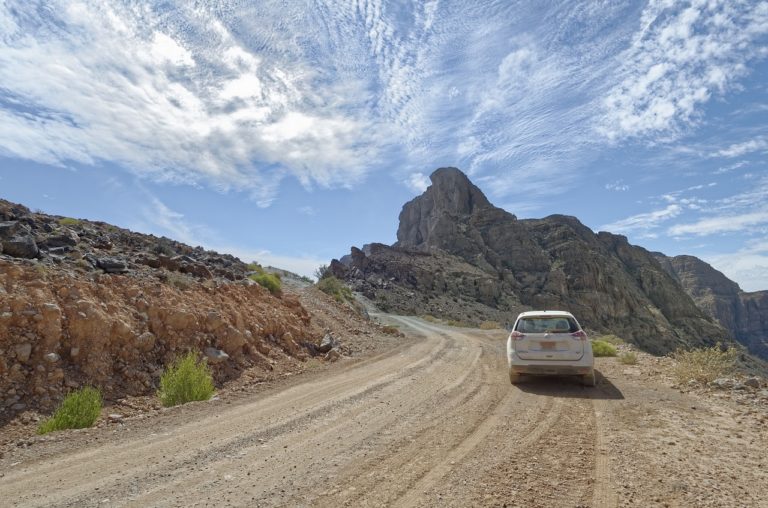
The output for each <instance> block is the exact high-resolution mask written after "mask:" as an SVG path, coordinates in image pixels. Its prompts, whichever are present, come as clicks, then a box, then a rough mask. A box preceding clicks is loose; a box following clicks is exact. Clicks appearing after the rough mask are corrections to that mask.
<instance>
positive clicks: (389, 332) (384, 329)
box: [381, 325, 400, 335]
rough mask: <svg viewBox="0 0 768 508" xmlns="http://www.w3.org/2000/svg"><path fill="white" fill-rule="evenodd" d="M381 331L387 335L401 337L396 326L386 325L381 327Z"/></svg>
mask: <svg viewBox="0 0 768 508" xmlns="http://www.w3.org/2000/svg"><path fill="white" fill-rule="evenodd" d="M381 331H382V332H384V333H386V334H387V335H399V334H400V330H399V329H398V328H397V327H396V326H394V325H384V326H382V327H381Z"/></svg>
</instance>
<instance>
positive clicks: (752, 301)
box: [654, 252, 768, 359]
mask: <svg viewBox="0 0 768 508" xmlns="http://www.w3.org/2000/svg"><path fill="white" fill-rule="evenodd" d="M654 255H655V257H656V259H658V261H659V263H661V266H663V267H664V269H665V270H667V272H668V273H669V274H670V275H672V276H673V277H675V278H676V279H677V280H678V281H679V282H680V285H681V286H682V287H683V288H684V289H685V291H686V292H687V293H688V294H689V295H690V296H691V298H693V301H694V302H696V305H698V306H699V308H701V309H702V310H703V311H704V312H706V313H707V314H708V315H709V316H712V317H713V318H715V319H716V320H717V321H718V322H719V323H720V324H721V325H723V327H725V329H726V330H728V331H729V332H730V334H731V336H732V337H734V338H735V339H736V340H738V341H739V342H741V343H743V344H744V345H746V346H747V348H748V349H749V350H750V351H751V352H752V353H754V354H755V355H757V356H759V357H761V358H763V359H768V291H754V292H745V291H742V290H741V288H740V287H739V285H738V284H736V283H735V282H733V281H732V280H730V279H729V278H728V277H726V276H725V275H723V274H722V273H721V272H719V271H717V270H715V269H714V268H713V267H712V266H711V265H709V264H708V263H706V262H704V261H702V260H701V259H699V258H697V257H694V256H674V257H668V256H665V255H664V254H661V253H658V252H657V253H654Z"/></svg>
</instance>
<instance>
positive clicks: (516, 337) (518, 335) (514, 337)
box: [509, 330, 525, 340]
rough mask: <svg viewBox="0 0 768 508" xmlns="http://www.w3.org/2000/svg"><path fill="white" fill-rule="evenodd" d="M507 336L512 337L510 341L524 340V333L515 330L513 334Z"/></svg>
mask: <svg viewBox="0 0 768 508" xmlns="http://www.w3.org/2000/svg"><path fill="white" fill-rule="evenodd" d="M509 336H510V337H512V340H520V339H524V338H525V334H524V333H520V332H518V331H517V330H515V331H514V332H512V333H511V334H509Z"/></svg>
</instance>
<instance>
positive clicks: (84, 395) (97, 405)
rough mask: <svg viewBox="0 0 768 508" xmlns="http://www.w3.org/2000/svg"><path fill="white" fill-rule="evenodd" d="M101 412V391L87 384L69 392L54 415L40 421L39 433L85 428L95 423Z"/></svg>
mask: <svg viewBox="0 0 768 508" xmlns="http://www.w3.org/2000/svg"><path fill="white" fill-rule="evenodd" d="M100 413H101V392H99V390H97V389H96V388H92V387H90V386H86V387H84V388H81V389H80V390H76V391H74V392H71V393H69V394H68V395H67V396H66V397H64V400H63V401H61V405H59V407H58V408H57V409H56V412H54V413H53V416H51V417H50V418H48V419H47V420H45V421H43V422H42V423H40V426H39V427H38V428H37V433H38V434H47V433H49V432H51V431H54V430H64V429H84V428H86V427H90V426H91V425H93V424H94V422H95V421H96V419H97V418H98V417H99V414H100Z"/></svg>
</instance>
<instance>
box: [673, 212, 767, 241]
mask: <svg viewBox="0 0 768 508" xmlns="http://www.w3.org/2000/svg"><path fill="white" fill-rule="evenodd" d="M761 225H768V210H759V211H756V212H749V213H743V214H738V215H726V216H720V217H711V218H708V219H701V220H699V221H696V222H693V223H690V224H676V225H674V226H672V227H671V228H669V234H671V235H673V236H682V235H698V236H704V235H712V234H716V233H732V232H735V231H742V230H744V229H747V228H752V227H754V226H761Z"/></svg>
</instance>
